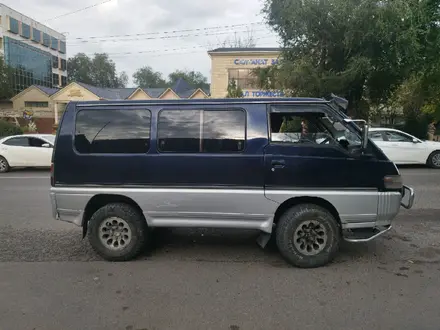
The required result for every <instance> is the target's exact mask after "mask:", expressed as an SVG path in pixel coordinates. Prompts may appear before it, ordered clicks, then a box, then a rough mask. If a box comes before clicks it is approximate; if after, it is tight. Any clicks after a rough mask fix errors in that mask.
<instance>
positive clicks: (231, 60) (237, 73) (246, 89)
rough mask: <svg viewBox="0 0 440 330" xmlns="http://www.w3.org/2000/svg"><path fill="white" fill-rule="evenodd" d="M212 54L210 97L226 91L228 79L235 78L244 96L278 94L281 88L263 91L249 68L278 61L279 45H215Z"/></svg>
mask: <svg viewBox="0 0 440 330" xmlns="http://www.w3.org/2000/svg"><path fill="white" fill-rule="evenodd" d="M208 54H209V56H210V57H211V97H213V98H223V97H225V96H226V95H227V88H228V83H229V82H230V81H231V80H235V82H236V84H237V86H239V87H240V88H241V89H242V90H243V96H244V97H279V96H282V95H283V94H282V92H280V91H262V90H261V89H260V88H258V84H257V78H256V77H255V76H254V75H252V70H253V69H255V68H258V67H267V66H270V65H274V64H277V63H278V58H279V56H280V49H279V48H217V49H214V50H211V51H209V52H208Z"/></svg>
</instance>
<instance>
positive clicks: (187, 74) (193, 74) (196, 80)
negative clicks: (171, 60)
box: [168, 70, 209, 89]
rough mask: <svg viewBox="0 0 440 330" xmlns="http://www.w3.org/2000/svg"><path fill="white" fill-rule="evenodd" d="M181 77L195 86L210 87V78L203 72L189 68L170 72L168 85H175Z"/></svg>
mask: <svg viewBox="0 0 440 330" xmlns="http://www.w3.org/2000/svg"><path fill="white" fill-rule="evenodd" d="M180 78H182V79H184V80H185V81H186V82H187V83H189V84H190V85H192V86H194V87H195V88H202V89H209V84H208V78H206V77H205V76H204V75H203V74H202V73H201V72H198V71H188V70H176V71H174V72H172V73H170V74H169V75H168V86H172V85H174V84H175V83H176V81H177V80H179V79H180Z"/></svg>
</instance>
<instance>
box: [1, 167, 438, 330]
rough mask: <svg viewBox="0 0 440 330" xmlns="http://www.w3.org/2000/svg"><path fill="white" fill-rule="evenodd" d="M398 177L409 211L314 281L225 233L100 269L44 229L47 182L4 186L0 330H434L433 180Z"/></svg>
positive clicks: (75, 240)
mask: <svg viewBox="0 0 440 330" xmlns="http://www.w3.org/2000/svg"><path fill="white" fill-rule="evenodd" d="M401 172H402V175H403V176H404V181H405V183H407V184H409V185H411V186H413V187H414V188H415V189H416V193H417V198H416V203H415V205H414V207H413V209H412V210H409V211H406V210H402V212H401V214H400V215H399V216H398V217H397V219H396V221H395V225H394V229H393V230H392V231H391V232H390V233H388V234H387V235H386V236H384V237H382V238H380V239H378V240H376V241H374V242H370V243H368V244H348V243H345V244H343V246H342V250H341V253H340V255H339V257H338V258H337V259H336V261H335V262H334V263H333V264H332V265H330V266H328V267H324V268H319V269H312V270H300V269H296V268H292V267H289V266H288V265H287V264H286V263H285V262H284V261H283V260H282V259H281V258H280V257H279V255H278V253H277V251H276V249H275V248H273V247H271V246H270V247H268V248H267V249H265V250H262V249H260V248H259V247H258V246H257V245H256V244H255V242H254V238H255V234H254V233H252V232H240V233H236V232H230V231H224V230H223V231H216V230H197V231H193V230H175V231H173V232H172V233H168V234H165V235H164V236H161V237H158V238H157V239H156V241H155V242H154V244H153V247H152V249H151V250H150V251H147V252H146V253H145V254H144V256H142V257H141V258H140V259H139V260H137V261H134V262H129V263H108V262H103V261H101V260H99V258H98V257H97V256H96V255H95V254H94V253H93V252H92V251H91V249H90V247H89V245H88V243H87V241H86V240H84V241H83V240H81V231H80V229H78V228H75V227H74V226H73V225H70V224H65V223H60V222H56V221H55V220H53V219H52V218H51V210H50V202H49V197H48V188H49V177H48V173H47V172H46V171H32V172H30V171H14V172H12V173H8V174H6V175H1V176H0V330H15V329H18V330H27V329H29V330H32V329H36V330H37V329H38V330H42V329H45V330H46V329H47V330H52V329H54V330H55V329H56V330H59V329H63V330H70V329H75V330H76V329H90V330H94V329H112V330H113V329H123V330H145V329H148V330H153V329H158V330H163V329H179V330H180V329H191V330H193V329H225V330H245V329H250V330H253V329H264V330H268V329H289V330H290V329H318V328H319V329H353V328H356V329H368V330H371V329H411V330H413V329H417V330H418V329H436V330H438V329H439V328H440V313H439V312H438V310H439V309H438V306H439V305H440V295H438V292H439V288H440V171H435V170H430V169H426V168H404V169H401Z"/></svg>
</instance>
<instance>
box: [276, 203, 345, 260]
mask: <svg viewBox="0 0 440 330" xmlns="http://www.w3.org/2000/svg"><path fill="white" fill-rule="evenodd" d="M340 240H341V235H340V231H339V227H338V223H337V221H336V219H335V218H334V217H333V215H332V214H331V213H330V212H329V211H327V210H326V209H324V208H322V207H320V206H317V205H314V204H300V205H296V206H294V207H292V208H290V209H289V210H287V211H286V212H285V213H284V214H283V215H282V216H281V218H280V220H279V222H278V224H277V229H276V241H277V246H278V249H279V250H280V253H281V255H282V256H283V257H284V258H285V259H286V260H287V261H288V262H289V263H290V264H292V265H294V266H296V267H301V268H314V267H320V266H324V265H326V264H328V263H329V262H331V261H332V260H333V259H334V257H335V256H336V253H337V252H338V250H339V243H340Z"/></svg>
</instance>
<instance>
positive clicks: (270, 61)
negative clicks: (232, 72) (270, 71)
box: [234, 58, 278, 65]
mask: <svg viewBox="0 0 440 330" xmlns="http://www.w3.org/2000/svg"><path fill="white" fill-rule="evenodd" d="M234 64H235V65H277V64H278V59H277V58H255V59H243V58H236V59H235V60H234Z"/></svg>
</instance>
